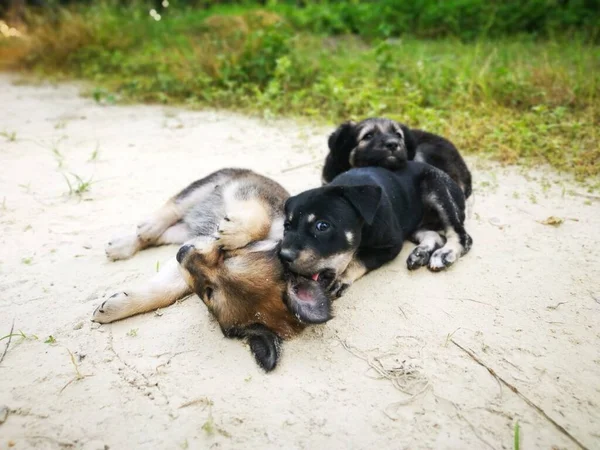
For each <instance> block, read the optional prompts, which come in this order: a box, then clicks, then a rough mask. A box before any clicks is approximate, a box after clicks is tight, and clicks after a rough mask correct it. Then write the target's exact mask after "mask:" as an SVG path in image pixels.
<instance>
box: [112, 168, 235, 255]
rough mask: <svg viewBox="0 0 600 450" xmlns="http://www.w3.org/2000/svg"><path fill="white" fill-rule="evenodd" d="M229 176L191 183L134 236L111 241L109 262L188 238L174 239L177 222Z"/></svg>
mask: <svg viewBox="0 0 600 450" xmlns="http://www.w3.org/2000/svg"><path fill="white" fill-rule="evenodd" d="M229 177H231V174H230V173H228V172H226V171H219V172H215V173H213V174H211V175H209V176H207V177H205V178H203V179H201V180H198V181H195V182H193V183H192V184H190V185H189V186H188V187H186V188H185V189H183V190H182V191H181V192H179V193H178V194H177V195H175V196H174V197H173V198H171V199H170V200H169V201H167V202H166V203H165V204H164V205H163V206H162V207H161V208H160V209H159V210H158V211H156V212H155V213H154V214H153V215H151V216H150V217H149V218H147V219H146V220H144V221H143V222H142V223H140V224H139V225H138V226H137V231H136V232H135V233H130V234H125V235H121V236H116V237H115V238H113V239H111V241H110V242H109V243H108V244H107V245H106V256H107V257H108V258H109V259H111V260H113V261H116V260H119V259H128V258H131V257H132V256H133V255H135V254H136V253H137V252H138V251H140V250H143V249H144V248H148V247H153V246H155V245H163V244H180V243H183V242H185V241H186V240H188V239H189V237H188V238H185V239H182V238H180V237H179V236H178V233H183V232H184V231H183V230H182V229H181V228H176V227H177V226H178V225H179V221H180V220H181V219H183V217H184V216H185V214H187V213H188V212H189V211H190V210H191V209H192V208H193V207H194V206H196V205H197V204H198V203H200V202H202V201H203V200H205V199H206V198H207V197H208V196H209V195H210V194H211V193H213V192H214V190H215V189H216V187H217V186H218V184H219V183H222V182H223V181H225V180H227V179H228V178H229ZM171 228H173V229H171ZM163 236H164V238H163ZM161 238H162V239H161Z"/></svg>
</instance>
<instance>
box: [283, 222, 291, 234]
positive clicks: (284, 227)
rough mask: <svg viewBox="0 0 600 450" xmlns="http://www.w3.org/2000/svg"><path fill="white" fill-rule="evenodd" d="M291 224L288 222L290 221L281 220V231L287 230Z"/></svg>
mask: <svg viewBox="0 0 600 450" xmlns="http://www.w3.org/2000/svg"><path fill="white" fill-rule="evenodd" d="M291 226H292V224H291V223H290V221H289V220H286V221H285V222H283V231H288V230H289V229H290V227H291Z"/></svg>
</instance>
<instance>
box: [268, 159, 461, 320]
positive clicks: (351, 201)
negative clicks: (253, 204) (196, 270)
mask: <svg viewBox="0 0 600 450" xmlns="http://www.w3.org/2000/svg"><path fill="white" fill-rule="evenodd" d="M464 220H465V198H464V195H463V193H462V191H461V189H460V188H459V187H458V186H457V185H456V183H454V181H452V179H451V178H450V177H449V176H448V175H447V174H445V173H444V172H442V171H440V170H438V169H436V168H434V167H432V166H430V165H428V164H422V163H417V162H408V163H407V164H406V165H405V166H404V167H403V168H401V169H399V170H397V171H390V170H386V169H382V168H379V167H365V168H358V169H351V170H349V171H347V172H344V173H343V174H341V175H339V176H338V177H336V178H335V179H334V180H333V181H332V182H331V183H330V184H329V185H327V186H324V187H321V188H317V189H311V190H309V191H306V192H303V193H301V194H299V195H296V196H294V197H290V198H289V199H288V200H287V201H286V203H285V223H284V230H285V231H284V237H283V242H282V244H281V250H280V257H281V259H282V260H283V261H284V262H285V263H286V264H287V266H288V268H289V269H290V270H291V271H292V272H295V273H298V274H300V275H303V276H307V277H311V278H312V279H313V280H315V281H319V282H320V283H321V284H324V285H328V286H329V289H330V290H331V292H332V293H333V294H334V295H335V296H338V297H339V296H340V295H342V293H343V292H344V291H345V290H346V289H347V288H348V287H349V286H350V285H351V284H352V283H353V282H354V281H355V280H357V279H358V278H360V277H361V276H363V275H364V274H365V273H367V272H369V271H371V270H374V269H377V268H378V267H380V266H382V265H383V264H385V263H386V262H388V261H391V260H392V259H394V258H395V257H396V256H397V255H398V253H399V252H400V250H401V249H402V244H403V243H404V241H405V240H406V239H407V238H409V237H410V236H412V235H414V234H415V232H417V230H419V229H420V228H421V227H423V226H426V227H427V228H428V229H430V230H440V231H442V232H443V233H444V234H445V236H446V242H445V244H444V245H443V246H441V245H442V243H443V241H440V236H439V235H438V234H437V233H436V232H433V231H429V232H426V233H432V234H433V235H435V236H434V237H431V236H427V237H426V239H424V242H422V243H421V244H420V245H419V246H418V247H416V248H415V249H414V250H413V252H412V253H411V254H410V256H409V258H408V260H407V263H408V266H409V268H417V267H421V266H424V265H427V264H428V263H429V268H430V269H431V270H434V271H438V270H442V269H444V268H446V267H448V266H450V265H451V264H452V263H454V262H455V261H456V260H457V259H458V258H459V257H460V256H462V255H464V254H465V253H467V252H468V251H469V249H470V247H471V244H472V240H471V237H470V236H469V235H468V234H467V232H466V230H465V228H464ZM417 234H418V233H417ZM431 239H433V241H431ZM440 246H441V248H439V247H440ZM295 301H301V300H298V299H296V300H295ZM288 306H290V305H288ZM296 306H297V305H296ZM321 307H322V308H323V309H324V311H323V314H318V313H316V312H315V311H314V305H313V310H312V313H313V314H314V315H315V316H316V317H323V316H325V315H326V313H327V312H328V311H325V308H328V307H329V305H322V306H321ZM303 309H304V308H302V307H296V308H294V310H295V311H296V313H298V311H300V317H299V318H300V320H302V321H303V322H305V323H311V317H303V316H302V314H301V313H302V310H303ZM306 309H307V308H306Z"/></svg>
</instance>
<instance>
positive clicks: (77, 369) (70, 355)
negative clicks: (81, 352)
mask: <svg viewBox="0 0 600 450" xmlns="http://www.w3.org/2000/svg"><path fill="white" fill-rule="evenodd" d="M65 349H66V350H67V352H69V357H70V358H71V364H73V367H74V368H75V377H74V378H72V379H71V380H70V381H69V382H68V383H67V384H65V385H64V386H63V388H62V389H61V390H60V392H62V391H64V390H65V389H66V388H67V386H69V385H70V384H71V383H73V382H76V381H80V380H83V379H84V378H87V377H91V375H83V374H82V373H81V372H80V371H79V366H78V365H77V363H76V362H75V355H73V352H71V350H69V349H68V348H66V347H65Z"/></svg>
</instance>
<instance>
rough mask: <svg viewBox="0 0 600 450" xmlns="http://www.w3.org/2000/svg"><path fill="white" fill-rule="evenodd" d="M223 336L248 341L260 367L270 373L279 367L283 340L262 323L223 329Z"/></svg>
mask: <svg viewBox="0 0 600 450" xmlns="http://www.w3.org/2000/svg"><path fill="white" fill-rule="evenodd" d="M223 334H224V335H225V336H227V337H230V338H237V339H244V338H245V339H247V341H248V344H249V345H250V351H251V352H252V354H253V355H254V358H255V359H256V362H257V363H258V365H259V366H260V367H261V368H262V369H263V370H264V371H265V372H270V371H271V370H273V369H274V368H275V367H276V366H277V362H278V361H279V355H280V354H281V338H280V337H279V336H277V334H275V333H274V332H273V331H271V330H270V329H269V328H268V327H266V326H265V325H263V324H261V323H255V324H252V325H248V326H247V327H231V328H228V329H226V330H225V329H223Z"/></svg>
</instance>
